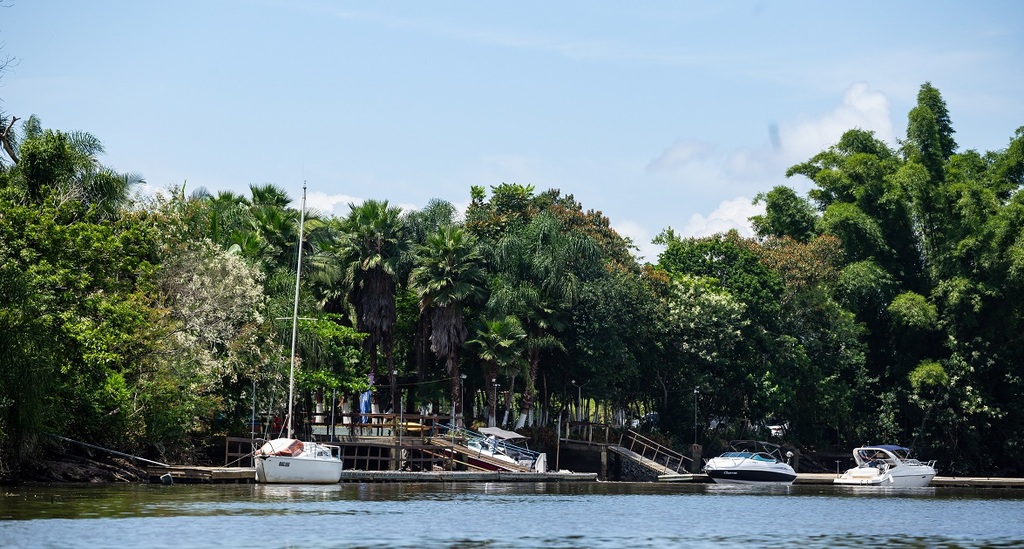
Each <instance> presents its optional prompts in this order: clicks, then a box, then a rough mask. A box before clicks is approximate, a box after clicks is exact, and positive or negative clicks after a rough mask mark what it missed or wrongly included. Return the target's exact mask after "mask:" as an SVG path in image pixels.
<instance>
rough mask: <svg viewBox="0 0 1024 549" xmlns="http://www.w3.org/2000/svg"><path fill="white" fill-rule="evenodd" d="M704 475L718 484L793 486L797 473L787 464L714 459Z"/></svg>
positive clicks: (710, 461) (709, 462)
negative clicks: (763, 463) (762, 463)
mask: <svg viewBox="0 0 1024 549" xmlns="http://www.w3.org/2000/svg"><path fill="white" fill-rule="evenodd" d="M704 473H705V474H707V476H709V477H711V480H713V481H714V482H716V483H718V484H748V485H749V484H793V481H794V480H796V473H795V472H794V471H793V468H792V467H790V466H789V465H786V464H785V463H777V464H774V465H761V464H758V463H756V462H753V461H752V460H744V462H734V460H725V459H723V458H712V459H710V460H708V464H707V465H706V466H705V467H704Z"/></svg>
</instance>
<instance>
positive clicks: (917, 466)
mask: <svg viewBox="0 0 1024 549" xmlns="http://www.w3.org/2000/svg"><path fill="white" fill-rule="evenodd" d="M853 459H854V462H856V463H857V466H856V467H854V468H852V469H848V470H847V471H846V472H845V473H843V475H842V476H841V477H839V478H837V479H834V480H833V481H832V482H833V483H834V484H842V485H847V486H879V487H893V488H921V487H924V486H928V484H929V483H930V482H931V481H932V479H933V478H935V473H936V471H935V467H934V465H935V462H934V461H929V462H927V463H924V462H921V461H918V460H917V459H912V458H911V457H910V450H909V449H908V448H903V447H901V446H896V445H893V444H886V445H880V446H863V447H860V448H855V449H854V450H853Z"/></svg>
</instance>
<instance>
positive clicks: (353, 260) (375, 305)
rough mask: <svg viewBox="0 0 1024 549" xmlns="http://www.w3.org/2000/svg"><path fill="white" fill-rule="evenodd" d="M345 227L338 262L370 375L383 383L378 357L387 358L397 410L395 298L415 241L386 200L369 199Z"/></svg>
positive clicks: (399, 216)
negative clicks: (363, 335) (361, 334)
mask: <svg viewBox="0 0 1024 549" xmlns="http://www.w3.org/2000/svg"><path fill="white" fill-rule="evenodd" d="M351 209H352V210H351V212H350V213H349V215H348V216H347V217H346V218H345V221H344V224H343V230H344V231H345V232H344V234H342V235H341V236H340V238H341V246H340V248H339V257H340V260H341V263H342V265H344V266H345V268H346V276H345V278H346V280H347V281H348V282H347V286H348V287H349V288H351V292H352V293H351V295H350V301H351V302H352V303H353V304H354V305H355V309H356V314H357V317H358V323H357V325H356V328H357V329H358V330H359V331H360V332H365V333H367V334H369V337H367V338H366V352H367V355H368V356H369V360H370V372H371V373H372V375H373V377H374V378H375V379H379V368H378V356H380V354H381V353H382V354H383V355H384V360H385V366H386V367H387V372H388V376H389V380H390V383H389V384H390V387H391V404H392V406H393V407H394V409H396V410H397V404H396V403H397V394H398V393H397V386H398V380H397V371H396V370H395V360H394V344H395V342H394V329H395V321H396V316H397V312H396V309H395V295H396V293H397V291H398V287H399V277H400V275H401V274H402V273H404V272H406V265H407V264H409V263H410V262H411V249H410V248H411V239H410V238H409V234H408V227H407V225H406V224H405V222H404V220H403V219H402V216H401V210H400V209H399V208H397V207H393V206H389V205H388V203H387V201H378V200H367V201H366V202H364V203H362V204H361V205H358V206H357V205H355V204H352V205H351Z"/></svg>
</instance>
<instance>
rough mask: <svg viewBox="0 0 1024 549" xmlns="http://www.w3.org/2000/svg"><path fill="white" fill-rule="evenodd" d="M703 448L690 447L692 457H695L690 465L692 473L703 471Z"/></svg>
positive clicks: (697, 446)
mask: <svg viewBox="0 0 1024 549" xmlns="http://www.w3.org/2000/svg"><path fill="white" fill-rule="evenodd" d="M703 450H704V449H703V448H702V447H701V445H700V444H693V445H691V446H690V456H691V457H693V463H691V464H690V472H691V473H699V472H700V469H701V454H702V453H703Z"/></svg>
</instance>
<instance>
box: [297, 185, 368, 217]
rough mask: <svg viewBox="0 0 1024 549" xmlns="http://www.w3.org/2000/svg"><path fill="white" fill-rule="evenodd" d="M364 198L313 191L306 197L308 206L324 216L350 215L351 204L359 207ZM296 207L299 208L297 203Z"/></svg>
mask: <svg viewBox="0 0 1024 549" xmlns="http://www.w3.org/2000/svg"><path fill="white" fill-rule="evenodd" d="M363 200H365V199H363V198H357V197H354V196H351V195H347V194H327V193H324V192H320V191H313V192H311V193H309V194H307V195H306V205H307V206H309V207H310V208H312V209H314V210H316V211H318V212H320V213H321V214H324V215H330V214H334V215H348V205H349V204H350V203H352V204H355V205H357V206H358V205H359V204H362V203H363ZM295 207H296V208H297V207H299V204H298V203H296V204H295Z"/></svg>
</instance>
